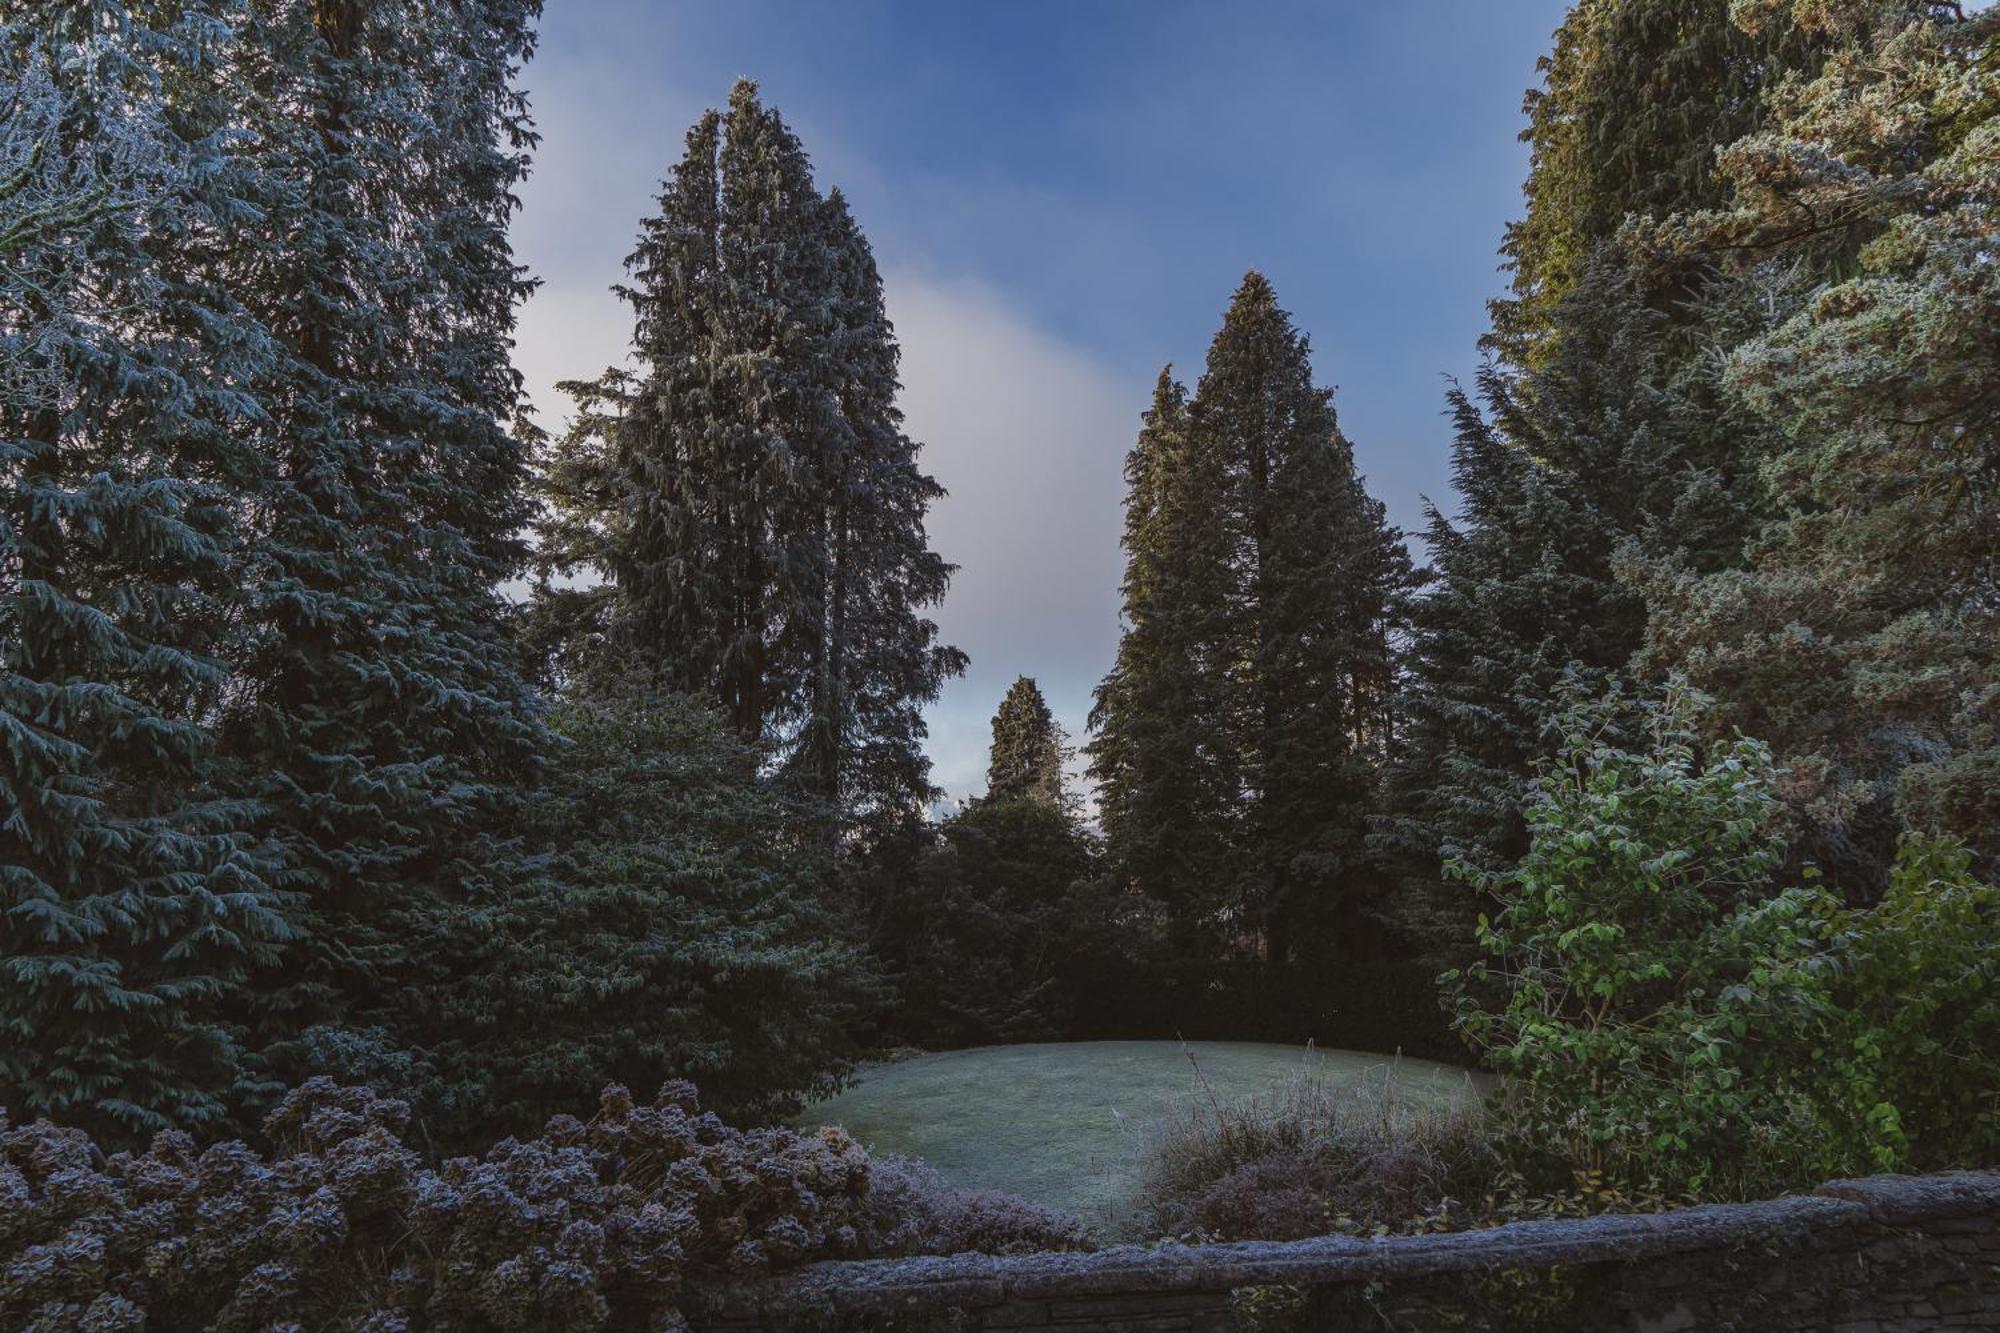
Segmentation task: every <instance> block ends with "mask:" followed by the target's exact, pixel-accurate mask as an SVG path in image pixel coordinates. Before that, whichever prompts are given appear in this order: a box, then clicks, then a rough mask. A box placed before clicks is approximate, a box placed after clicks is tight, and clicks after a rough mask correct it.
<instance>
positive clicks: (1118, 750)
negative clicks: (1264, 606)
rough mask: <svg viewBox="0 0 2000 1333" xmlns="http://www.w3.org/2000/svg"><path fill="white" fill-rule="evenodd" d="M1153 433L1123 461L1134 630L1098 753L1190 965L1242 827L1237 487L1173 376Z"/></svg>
mask: <svg viewBox="0 0 2000 1333" xmlns="http://www.w3.org/2000/svg"><path fill="white" fill-rule="evenodd" d="M1143 422H1144V424H1143V426H1142V428H1141V430H1140V432H1139V438H1138V441H1137V443H1135V444H1134V445H1133V447H1132V450H1131V452H1130V453H1129V454H1127V455H1126V459H1125V479H1126V484H1127V487H1128V491H1127V498H1126V502H1125V533H1124V539H1123V540H1124V547H1125V553H1126V564H1125V579H1124V583H1123V590H1124V603H1125V604H1124V622H1125V629H1124V634H1123V635H1122V636H1121V638H1120V640H1119V643H1118V656H1117V659H1116V661H1115V662H1114V663H1113V665H1112V668H1111V671H1110V674H1108V675H1107V676H1106V677H1105V679H1104V681H1103V682H1102V683H1101V684H1100V685H1099V686H1098V688H1097V693H1096V697H1095V700H1094V702H1093V706H1092V709H1091V717H1090V727H1091V731H1092V732H1093V733H1094V734H1093V736H1092V739H1091V741H1090V744H1089V745H1088V746H1087V747H1086V752H1087V753H1088V754H1089V755H1090V771H1091V776H1092V777H1093V778H1095V779H1096V781H1097V784H1098V809H1099V818H1100V820H1101V822H1102V824H1103V828H1104V836H1105V843H1106V851H1107V853H1108V855H1109V856H1110V857H1111V858H1112V860H1113V862H1114V864H1115V866H1116V869H1117V872H1118V873H1119V875H1120V876H1121V878H1123V879H1124V880H1125V882H1127V883H1129V884H1131V885H1132V886H1133V887H1134V888H1135V889H1137V890H1138V891H1139V892H1141V893H1143V894H1144V895H1146V896H1147V897H1148V898H1150V899H1152V900H1153V901H1155V902H1158V903H1160V904H1163V905H1164V906H1165V907H1166V909H1167V911H1168V914H1169V922H1170V924H1171V926H1172V928H1173V932H1174V934H1175V936H1176V937H1177V944H1176V947H1177V949H1178V950H1179V951H1180V952H1182V953H1184V954H1185V953H1192V952H1194V951H1195V950H1196V949H1197V948H1198V947H1201V946H1200V945H1199V944H1198V939H1199V936H1200V934H1201V933H1202V931H1203V930H1204V929H1206V928H1207V926H1206V925H1205V923H1209V922H1211V921H1212V919H1213V918H1214V917H1215V915H1216V914H1217V912H1218V911H1219V902H1220V894H1219V886H1220V885H1222V884H1223V883H1224V882H1225V877H1226V876H1227V875H1228V874H1229V873H1230V866H1231V862H1232V859H1233V855H1234V848H1235V845H1236V842H1237V840H1238V825H1239V823H1240V810H1239V805H1240V794H1241V779H1240V776H1239V773H1240V767H1241V756H1240V755H1239V754H1238V753H1237V751H1236V748H1235V745H1234V743H1233V740H1232V738H1231V734H1230V732H1229V730H1228V728H1226V727H1225V726H1224V725H1223V706H1224V701H1225V698H1226V695H1227V690H1226V688H1225V671H1224V663H1225V661H1226V660H1227V659H1226V658H1225V656H1224V654H1225V652H1226V644H1225V638H1224V620H1225V616H1226V612H1227V608H1228V593H1229V589H1228V580H1227V576H1226V571H1227V549H1226V547H1227V537H1226V533H1225V527H1224V508H1223V499H1224V494H1225V491H1226V483H1225V477H1224V474H1223V471H1222V469H1221V467H1220V466H1219V462H1220V460H1219V459H1218V458H1217V457H1216V456H1214V455H1210V454H1204V453H1198V452H1196V451H1195V449H1194V448H1193V442H1192V440H1191V438H1190V434H1189V426H1188V403H1187V390H1186V389H1185V388H1183V387H1182V386H1181V385H1180V384H1179V383H1178V382H1177V381H1176V380H1175V379H1174V378H1173V374H1172V368H1171V367H1168V368H1167V369H1163V370H1162V371H1161V372H1160V377H1159V382H1158V384H1157V385H1156V386H1155V387H1154V390H1153V403H1152V406H1151V408H1150V409H1148V410H1147V412H1146V413H1145V416H1144V418H1143Z"/></svg>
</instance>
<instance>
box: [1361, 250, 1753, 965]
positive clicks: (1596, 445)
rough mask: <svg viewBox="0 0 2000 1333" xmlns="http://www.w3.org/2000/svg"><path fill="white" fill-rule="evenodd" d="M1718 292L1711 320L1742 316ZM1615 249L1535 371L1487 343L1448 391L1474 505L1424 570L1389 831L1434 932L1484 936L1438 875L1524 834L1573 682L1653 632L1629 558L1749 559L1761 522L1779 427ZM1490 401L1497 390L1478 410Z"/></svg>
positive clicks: (1593, 676) (1600, 262) (1385, 829)
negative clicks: (1746, 405) (1697, 350)
mask: <svg viewBox="0 0 2000 1333" xmlns="http://www.w3.org/2000/svg"><path fill="white" fill-rule="evenodd" d="M1721 295H1722V294H1721V293H1718V294H1717V303H1716V305H1715V306H1714V307H1713V308H1711V310H1710V312H1709V314H1710V316H1711V318H1709V319H1708V320H1707V322H1708V323H1709V325H1710V327H1712V328H1714V329H1716V330H1717V331H1718V332H1720V331H1721V330H1723V329H1725V328H1727V327H1729V326H1730V323H1731V321H1732V319H1733V318H1734V316H1733V314H1732V312H1731V311H1730V310H1729V309H1728V308H1727V306H1726V304H1724V303H1723V302H1722V301H1721V299H1720V298H1721ZM1668 324H1669V320H1668V318H1667V317H1666V316H1665V315H1663V314H1661V313H1660V312H1658V311H1657V310H1655V309H1653V308H1652V307H1651V306H1650V304H1649V303H1648V302H1647V300H1646V298H1645V294H1644V292H1643V291H1642V290H1641V288H1640V287H1639V285H1638V284H1636V283H1634V282H1633V281H1632V279H1631V277H1630V274H1629V271H1628V270H1627V269H1626V268H1625V267H1624V266H1622V265H1621V264H1618V263H1615V262H1609V261H1608V260H1606V259H1605V258H1604V257H1602V256H1600V257H1599V258H1597V259H1594V260H1593V261H1592V262H1590V263H1589V264H1586V265H1585V266H1584V268H1583V270H1582V272H1581V273H1580V274H1579V276H1578V281H1577V285H1576V286H1575V287H1574V288H1573V289H1572V290H1571V291H1570V293H1569V294H1568V295H1567V296H1566V297H1564V298H1563V300H1562V301H1561V302H1560V303H1558V305H1557V306H1556V310H1555V326H1556V327H1560V328H1561V329H1562V330H1563V336H1562V338H1561V339H1560V340H1559V341H1558V342H1557V343H1555V344H1554V345H1552V346H1551V347H1550V348H1549V349H1548V356H1547V357H1546V359H1545V360H1544V361H1543V362H1542V364H1540V365H1539V366H1537V367H1535V368H1533V369H1530V370H1528V371H1526V372H1515V371H1510V370H1508V369H1507V368H1505V367H1503V366H1500V365H1497V364H1491V363H1489V364H1488V365H1487V366H1486V367H1484V368H1483V369H1482V371H1481V373H1480V377H1479V381H1478V386H1477V388H1478V394H1479V402H1478V403H1475V402H1474V401H1473V400H1472V399H1471V398H1470V397H1468V396H1467V395H1466V394H1465V393H1463V392H1461V391H1459V390H1457V389H1454V390H1453V391H1452V393H1451V394H1450V398H1449V401H1450V410H1451V415H1452V418H1453V421H1454V423H1455V426H1456V431H1455V440H1454V443H1453V446H1452V462H1453V471H1452V481H1453V486H1454V489H1455V490H1456V491H1457V492H1458V496H1459V502H1460V510H1459V513H1458V515H1457V517H1456V519H1450V518H1447V517H1446V516H1445V515H1444V514H1442V513H1441V512H1440V511H1439V510H1438V509H1437V508H1436V507H1432V509H1431V511H1430V527H1429V532H1428V540H1429V545H1430V549H1431V556H1432V566H1433V569H1432V573H1433V580H1432V586H1431V590H1430V592H1429V593H1428V595H1426V596H1425V597H1424V598H1423V599H1422V600H1421V601H1420V602H1419V603H1418V604H1417V606H1416V608H1415V614H1414V621H1415V634H1414V637H1413V641H1412V650H1411V662H1412V673H1413V674H1412V680H1411V683H1410V688H1409V690H1408V693H1407V695H1406V698H1405V701H1404V707H1405V710H1406V713H1407V722H1406V725H1405V729H1404V733H1403V736H1402V743H1401V745H1400V746H1399V747H1398V748H1399V753H1398V758H1397V762H1396V763H1395V764H1394V765H1393V776H1392V786H1391V791H1392V794H1391V797H1390V799H1389V800H1388V802H1387V803H1386V806H1385V810H1384V813H1383V816H1382V818H1381V820H1380V821H1378V825H1377V829H1378V839H1379V840H1380V841H1381V842H1383V843H1384V845H1386V846H1389V847H1394V848H1396V849H1398V850H1399V851H1400V852H1401V853H1402V854H1403V855H1404V857H1405V858H1406V862H1405V863H1406V865H1407V867H1408V872H1407V875H1408V878H1407V880H1406V883H1405V890H1404V893H1403V895H1402V898H1403V901H1402V910H1401V911H1400V912H1399V914H1398V915H1399V916H1400V917H1401V918H1402V920H1403V921H1404V922H1405V923H1406V924H1407V925H1408V926H1410V927H1411V928H1412V929H1413V930H1414V931H1415V932H1416V934H1417V935H1418V937H1419V939H1420V942H1421V944H1420V947H1423V948H1425V949H1431V950H1440V951H1442V952H1443V953H1446V954H1450V953H1453V952H1457V951H1463V950H1467V949H1469V948H1470V947H1471V943H1472V936H1471V933H1470V931H1471V923H1472V917H1473V915H1474V913H1475V911H1476V905H1475V904H1473V903H1472V902H1471V901H1470V899H1468V898H1467V897H1466V895H1465V894H1464V892H1463V890H1462V889H1460V888H1459V887H1458V886H1456V885H1455V884H1447V883H1445V882H1444V881H1443V880H1441V879H1440V878H1439V872H1440V870H1441V868H1442V865H1443V863H1444V862H1445V861H1446V860H1449V859H1454V858H1456V859H1462V860H1465V861H1468V862H1470V863H1472V864H1475V865H1483V866H1497V865H1501V864H1504V863H1506V862H1508V861H1511V860H1513V859H1515V858H1516V857H1518V856H1519V855H1520V854H1521V852H1522V851H1523V850H1524V849H1525V843H1524V841H1523V838H1524V836H1525V825H1524V824H1523V822H1522V818H1521V813H1520V808H1521V802H1522V799H1523V797H1524V795H1525V792H1526V790H1527V784H1528V782H1529V780H1530V778H1531V776H1532V773H1533V769H1534V763H1535V760H1536V758H1537V757H1538V756H1540V755H1541V754H1543V753H1544V752H1545V751H1546V747H1547V743H1548V742H1547V725H1548V722H1549V720H1550V718H1551V717H1552V716H1553V715H1554V713H1555V712H1556V711H1557V709H1558V704H1559V695H1560V693H1561V690H1560V684H1561V682H1562V681H1563V679H1564V677H1565V676H1574V677H1576V678H1577V679H1576V685H1575V688H1580V689H1585V690H1596V689H1599V688H1601V686H1602V683H1603V682H1604V681H1605V679H1606V678H1607V677H1609V676H1610V675H1612V674H1614V673H1617V672H1621V671H1623V670H1624V669H1625V668H1626V666H1627V665H1628V663H1629V662H1630V661H1631V659H1632V656H1633V654H1634V653H1635V652H1636V651H1637V650H1638V649H1639V647H1640V645H1641V644H1642V642H1643V641H1644V638H1645V634H1646V625H1647V607H1646V601H1645V598H1644V597H1643V596H1642V595H1641V594H1640V593H1639V592H1638V590H1637V589H1635V588H1633V587H1632V586H1630V585H1629V584H1628V583H1627V582H1625V581H1624V580H1623V579H1622V578H1621V576H1620V570H1621V569H1622V568H1623V567H1625V566H1626V565H1628V564H1629V565H1637V564H1643V563H1644V562H1645V561H1646V560H1648V559H1650V558H1651V557H1652V554H1654V553H1660V554H1666V553H1671V555H1672V557H1673V558H1674V559H1675V560H1677V561H1681V562H1685V563H1686V564H1688V565H1690V566H1692V567H1697V568H1702V569H1709V570H1713V569H1718V568H1724V567H1727V566H1729V565H1732V564H1734V563H1735V562H1736V561H1737V559H1738V558H1739V555H1738V553H1739V552H1740V551H1741V549H1742V544H1743V541H1744V540H1745V537H1746V535H1747V534H1748V533H1749V532H1750V531H1751V530H1752V528H1753V525H1754V523H1755V521H1756V517H1757V515H1756V510H1755V505H1756V496H1755V494H1754V489H1755V488H1754V487H1753V486H1751V485H1750V484H1749V481H1748V479H1747V478H1745V477H1744V476H1743V475H1742V471H1743V469H1744V467H1745V461H1744V460H1750V461H1754V459H1755V458H1756V456H1757V455H1758V453H1759V452H1760V451H1761V450H1762V449H1763V448H1764V447H1765V446H1764V445H1763V444H1762V443H1761V442H1760V441H1761V438H1762V437H1761V435H1760V432H1759V430H1758V428H1757V424H1756V423H1755V421H1754V420H1752V419H1750V418H1749V417H1748V415H1747V414H1746V413H1744V412H1742V411H1741V410H1740V409H1738V408H1736V407H1735V406H1733V405H1732V404H1730V403H1729V402H1728V401H1727V400H1726V399H1725V397H1724V395H1723V394H1722V393H1721V390H1720V384H1719V381H1718V376H1717V367H1716V365H1715V363H1714V361H1713V360H1712V359H1710V360H1706V361H1700V362H1694V363H1689V362H1686V361H1684V360H1682V359H1681V358H1680V357H1679V355H1678V353H1677V350H1676V348H1675V347H1674V346H1673V343H1672V340H1671V339H1670V338H1669V337H1668V336H1667V328H1668ZM1482 408H1483V410H1482Z"/></svg>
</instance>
